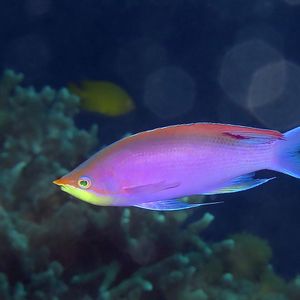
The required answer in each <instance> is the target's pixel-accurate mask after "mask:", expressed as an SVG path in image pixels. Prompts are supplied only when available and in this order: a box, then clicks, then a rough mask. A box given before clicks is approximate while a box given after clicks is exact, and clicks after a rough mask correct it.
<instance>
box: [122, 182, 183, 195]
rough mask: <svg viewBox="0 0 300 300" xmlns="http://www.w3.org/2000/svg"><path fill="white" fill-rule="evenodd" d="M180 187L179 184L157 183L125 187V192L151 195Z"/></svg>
mask: <svg viewBox="0 0 300 300" xmlns="http://www.w3.org/2000/svg"><path fill="white" fill-rule="evenodd" d="M179 185H180V183H179V182H165V181H161V182H157V183H150V184H145V185H138V186H132V187H125V188H123V191H124V192H126V193H129V194H145V193H147V194H151V193H157V192H160V191H163V190H168V189H173V188H176V187H178V186H179Z"/></svg>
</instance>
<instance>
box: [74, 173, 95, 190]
mask: <svg viewBox="0 0 300 300" xmlns="http://www.w3.org/2000/svg"><path fill="white" fill-rule="evenodd" d="M77 183H78V186H79V187H81V188H82V189H88V188H89V187H90V186H91V185H92V182H91V179H90V178H88V177H86V176H83V177H80V178H79V179H78V182H77Z"/></svg>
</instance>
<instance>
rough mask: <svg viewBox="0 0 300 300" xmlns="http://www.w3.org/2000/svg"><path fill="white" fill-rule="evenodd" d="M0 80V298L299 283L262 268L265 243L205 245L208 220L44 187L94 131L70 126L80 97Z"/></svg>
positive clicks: (203, 294) (58, 299)
mask: <svg viewBox="0 0 300 300" xmlns="http://www.w3.org/2000/svg"><path fill="white" fill-rule="evenodd" d="M22 79H23V76H22V75H18V74H15V73H14V72H12V71H6V72H5V73H4V75H3V78H2V80H1V81H0V107H1V108H2V110H1V114H0V142H1V143H0V145H1V150H0V168H1V173H0V184H1V185H0V195H1V196H0V197H1V198H0V241H1V243H0V257H1V260H0V299H1V300H48V299H49V300H68V299H74V300H77V299H80V300H82V299H83V300H92V299H93V300H123V299H128V300H140V299H143V300H147V299H159V300H160V299H162V300H171V299H172V300H182V299H185V300H208V299H218V300H232V299H237V300H269V299H273V300H275V299H278V300H285V299H290V300H296V299H299V298H300V284H299V282H300V280H299V278H298V277H297V278H295V279H294V280H292V281H291V282H288V283H287V282H286V281H284V280H283V279H282V278H280V277H279V276H278V275H277V274H276V273H275V272H274V270H273V269H272V267H271V265H270V259H271V250H270V247H269V246H268V244H267V242H266V241H264V240H262V239H260V238H258V237H255V236H253V235H250V234H247V233H242V234H236V235H233V236H231V237H230V238H228V239H226V240H223V241H220V242H216V243H208V242H206V241H204V240H203V239H202V238H201V233H202V232H203V231H204V230H206V229H207V227H209V226H210V224H211V223H212V222H213V220H214V216H213V215H211V214H209V213H204V214H203V216H202V217H201V218H200V219H199V220H196V221H193V222H191V221H190V220H191V219H193V218H191V216H192V214H193V213H194V212H195V210H188V211H180V212H169V213H160V212H150V211H146V210H141V209H138V208H132V209H129V208H116V207H113V208H110V207H105V208H101V207H96V206H91V205H89V204H87V203H84V202H81V201H77V200H75V201H74V199H73V198H70V197H69V196H68V195H67V194H65V193H61V192H60V191H58V189H56V188H55V187H54V186H53V185H52V184H51V181H52V180H53V179H54V178H57V177H58V176H60V175H62V174H64V173H65V172H66V171H67V170H70V169H72V168H73V167H74V166H75V165H77V164H78V163H79V162H81V161H83V160H84V159H85V158H86V157H87V156H88V155H89V154H90V152H91V149H92V148H93V147H94V146H95V145H96V144H97V138H96V127H94V128H92V129H91V130H90V131H86V130H82V129H78V128H77V127H76V125H75V123H74V116H75V115H76V113H77V112H78V110H79V99H78V98H77V97H75V96H73V95H71V94H70V93H69V92H68V90H66V89H61V90H59V91H55V90H53V89H52V88H50V87H45V88H43V89H42V90H41V91H40V92H37V91H36V90H35V89H34V88H32V87H29V88H24V87H21V86H20V84H21V82H22Z"/></svg>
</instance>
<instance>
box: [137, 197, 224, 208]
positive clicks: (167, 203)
mask: <svg viewBox="0 0 300 300" xmlns="http://www.w3.org/2000/svg"><path fill="white" fill-rule="evenodd" d="M218 203H222V202H208V203H186V202H183V201H180V200H177V199H170V200H162V201H154V202H146V203H140V204H136V205H134V207H139V208H143V209H148V210H159V211H175V210H182V209H188V208H194V207H199V206H204V205H213V204H218Z"/></svg>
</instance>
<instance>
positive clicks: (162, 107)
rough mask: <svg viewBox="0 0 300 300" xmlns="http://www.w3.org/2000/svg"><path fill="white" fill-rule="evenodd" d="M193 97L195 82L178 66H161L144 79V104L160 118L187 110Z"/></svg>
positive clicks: (176, 114)
mask: <svg viewBox="0 0 300 300" xmlns="http://www.w3.org/2000/svg"><path fill="white" fill-rule="evenodd" d="M195 98H196V84H195V82H194V80H193V78H192V77H191V76H190V75H189V74H188V73H187V72H185V71H184V70H182V69H181V68H179V67H175V66H168V67H163V68H161V69H158V70H157V71H155V72H153V73H152V74H150V75H149V76H148V78H147V80H146V83H145V93H144V104H145V106H146V107H148V108H149V109H150V110H151V111H152V112H153V113H155V114H156V115H157V116H158V117H160V118H162V119H168V118H174V117H177V116H180V115H182V114H184V113H186V112H188V111H189V110H190V109H191V108H192V107H193V104H194V101H195Z"/></svg>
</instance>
